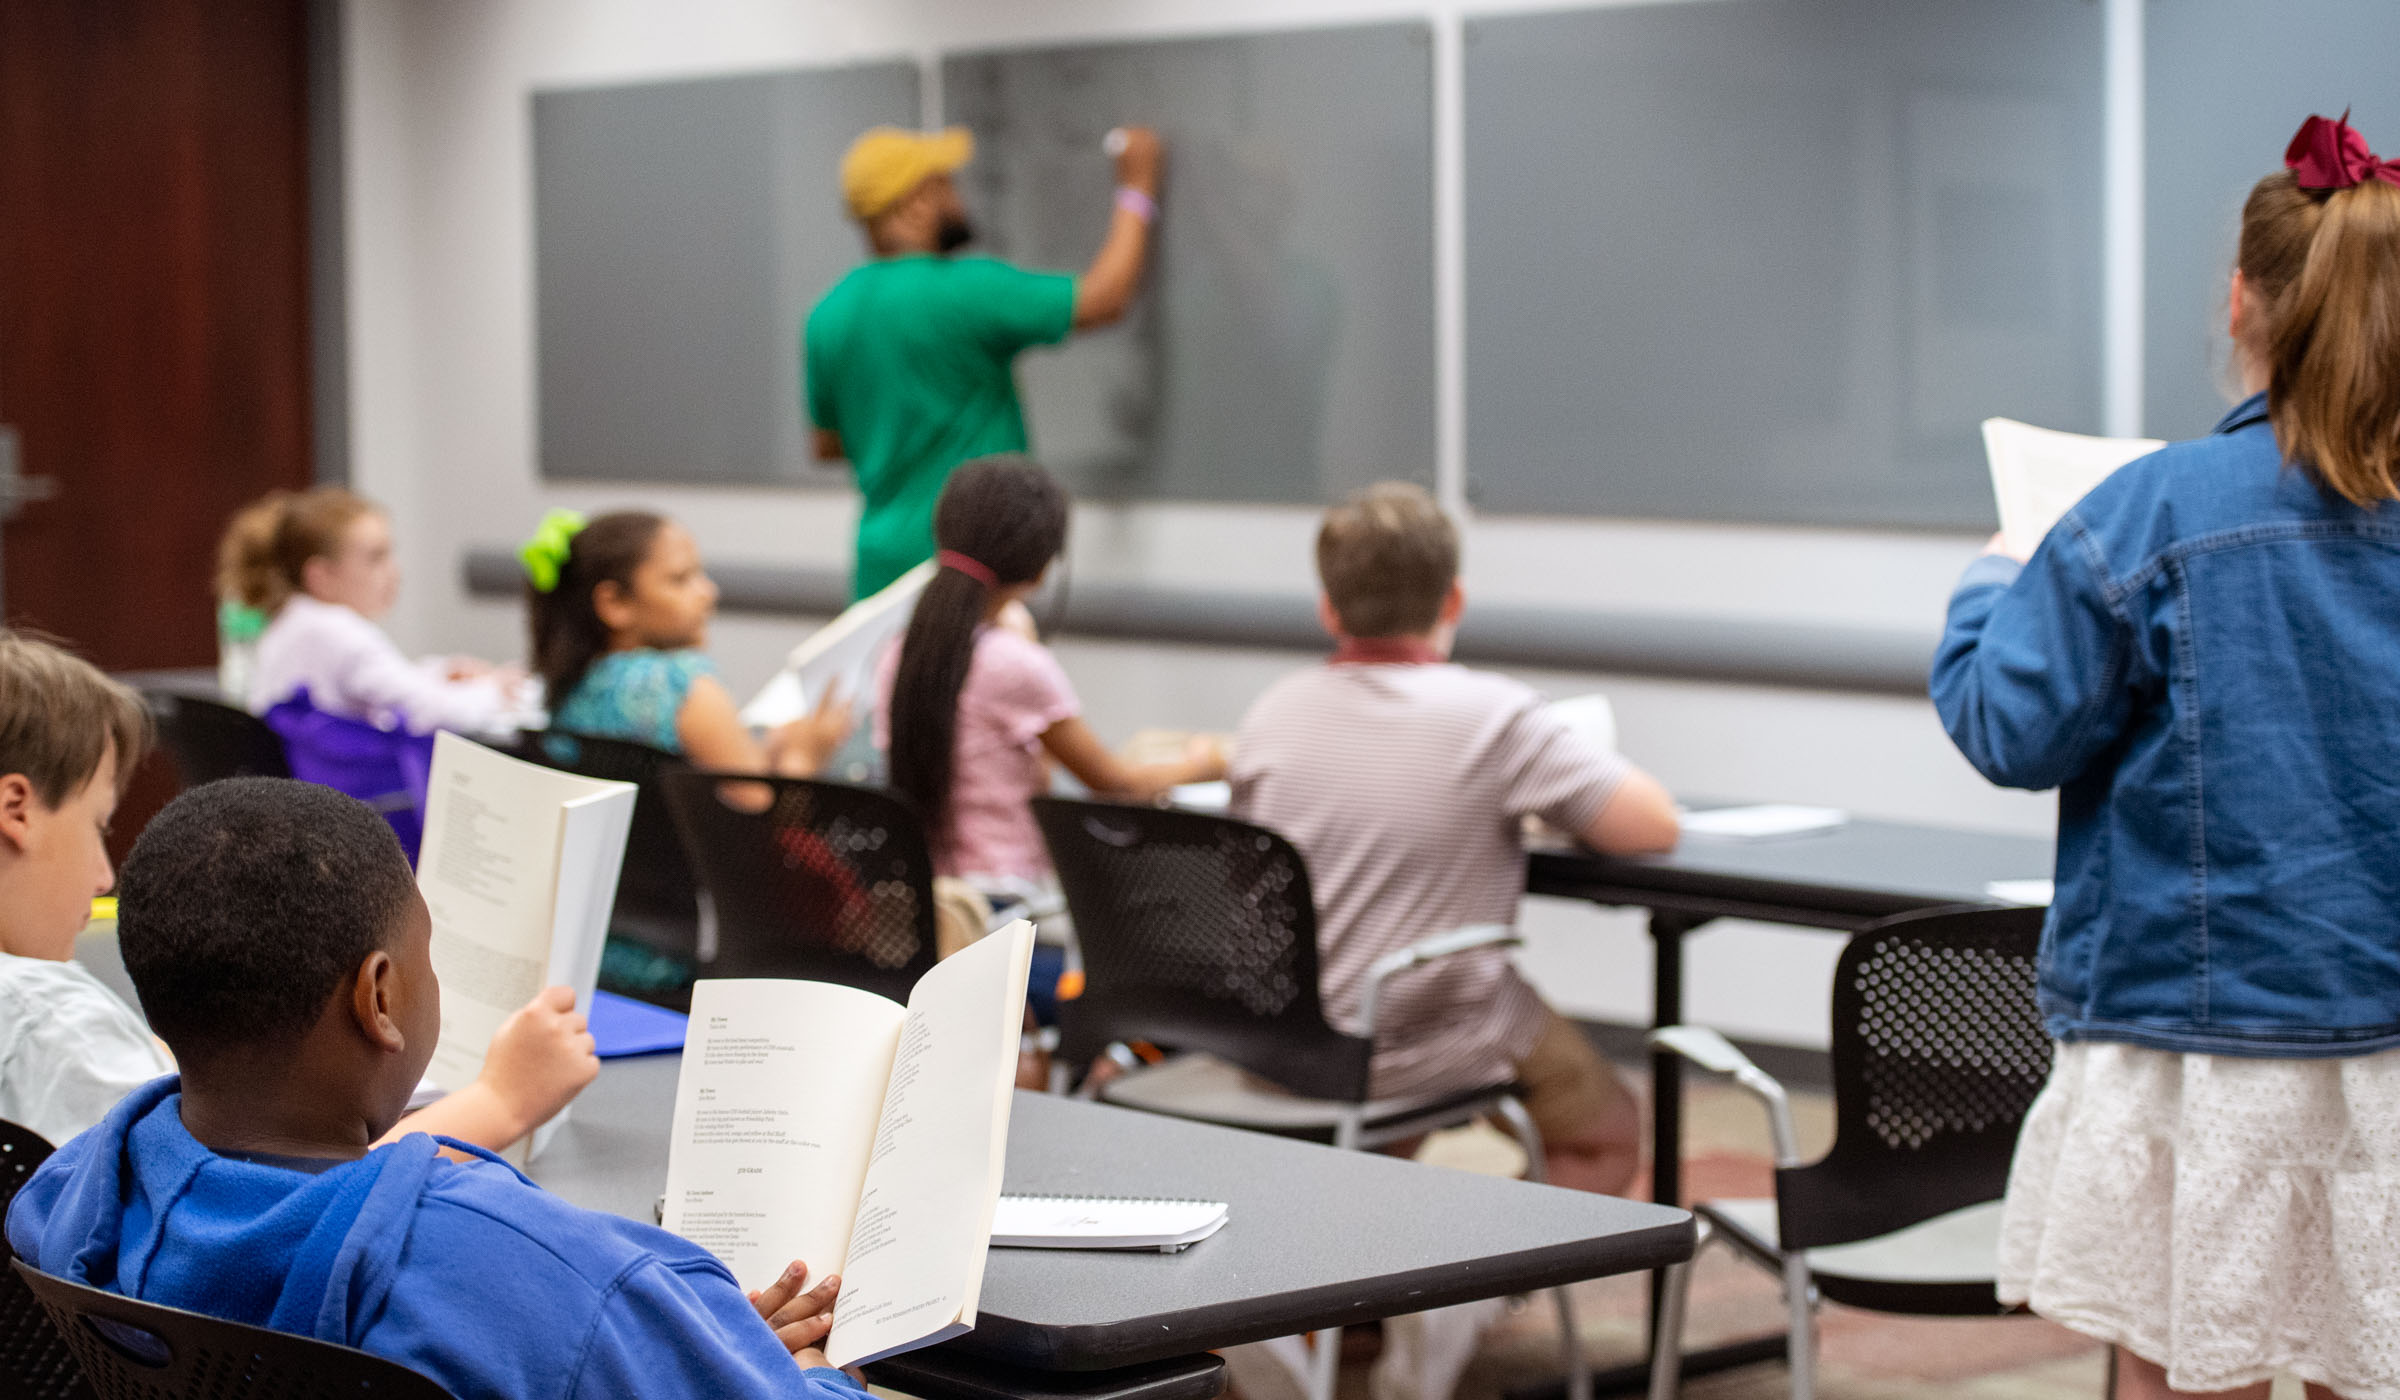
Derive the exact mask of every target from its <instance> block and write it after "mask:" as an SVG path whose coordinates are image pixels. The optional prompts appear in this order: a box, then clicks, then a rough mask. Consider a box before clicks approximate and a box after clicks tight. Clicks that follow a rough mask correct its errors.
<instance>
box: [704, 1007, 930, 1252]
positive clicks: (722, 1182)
mask: <svg viewBox="0 0 2400 1400" xmlns="http://www.w3.org/2000/svg"><path fill="white" fill-rule="evenodd" d="M907 1014H908V1013H907V1011H906V1009H905V1008H903V1007H902V1006H901V1005H900V1004H899V1003H898V1002H895V1001H890V1000H887V999H885V998H883V997H879V996H877V995H875V994H874V993H873V992H863V991H860V990H859V989H857V988H855V987H841V986H836V985H834V984H832V983H829V982H790V981H783V980H780V979H774V978H731V979H718V980H707V981H702V982H700V983H698V984H696V985H694V986H693V988H692V1017H691V1022H690V1024H689V1025H688V1027H687V1028H686V1030H685V1035H684V1044H683V1070H682V1073H681V1075H680V1077H679V1078H678V1079H677V1081H676V1086H675V1122H674V1127H673V1129H672V1132H673V1136H672V1137H671V1138H669V1140H668V1141H669V1144H670V1145H669V1147H668V1149H667V1210H666V1217H665V1222H664V1223H665V1225H666V1227H667V1228H668V1229H669V1230H672V1231H674V1232H675V1233H676V1234H678V1235H681V1236H683V1237H684V1238H685V1239H687V1240H690V1241H691V1242H692V1243H694V1244H696V1245H699V1246H700V1247H701V1248H703V1249H706V1250H708V1251H709V1252H711V1253H713V1254H715V1255H716V1256H717V1257H718V1258H719V1259H722V1260H724V1261H725V1266H726V1267H727V1268H729V1269H731V1270H732V1271H733V1276H734V1278H735V1279H736V1280H737V1281H738V1282H739V1283H740V1284H741V1285H742V1288H743V1290H744V1291H751V1290H755V1289H760V1288H764V1287H766V1286H767V1285H768V1284H770V1283H773V1282H774V1281H775V1278H776V1276H777V1275H778V1274H780V1273H782V1272H783V1270H784V1266H785V1265H787V1264H789V1263H791V1262H792V1261H793V1260H794V1259H798V1260H802V1261H804V1262H805V1263H806V1264H807V1265H808V1272H809V1276H810V1277H811V1278H816V1279H821V1278H824V1277H825V1276H826V1275H827V1274H837V1273H840V1274H846V1273H847V1272H848V1269H847V1264H848V1259H847V1257H846V1256H847V1255H848V1253H849V1248H850V1227H851V1221H852V1217H853V1216H854V1215H856V1214H857V1211H858V1197H859V1192H860V1189H861V1187H862V1186H863V1184H864V1182H865V1179H866V1174H867V1157H868V1154H869V1153H870V1152H871V1151H872V1150H873V1147H874V1144H875V1121H876V1116H877V1115H878V1114H879V1113H880V1112H881V1111H882V1109H883V1101H884V1089H885V1081H886V1079H887V1077H888V1076H889V1075H890V1073H891V1068H892V1051H893V1048H894V1047H895V1046H897V1045H898V1044H899V1043H900V1025H901V1022H902V1021H903V1020H904V1019H905V1018H906V1016H907ZM843 1291H844V1292H845V1294H846V1293H847V1292H848V1289H847V1287H845V1288H844V1290H843Z"/></svg>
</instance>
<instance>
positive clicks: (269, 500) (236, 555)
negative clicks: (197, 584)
mask: <svg viewBox="0 0 2400 1400" xmlns="http://www.w3.org/2000/svg"><path fill="white" fill-rule="evenodd" d="M376 509H377V507H376V505H375V503H374V502H372V501H370V500H368V499H366V498H365V497H363V496H359V495H356V494H354V493H352V492H349V491H345V490H343V489H342V488H341V487H339V486H319V487H316V488H315V489H313V490H308V491H270V492H268V493H267V494H266V495H264V496H262V497H260V498H259V499H257V500H255V501H252V502H251V503H250V504H249V505H246V506H244V507H242V508H241V510H240V511H239V512H237V513H236V514H235V515H234V517H233V520H232V522H231V523H230V524H228V525H227V526H226V527H225V537H224V538H223V539H221V540H219V541H218V542H217V596H218V597H219V598H221V599H229V600H231V601H233V602H236V603H239V604H241V605H242V606H243V607H246V608H256V609H257V610H258V611H260V612H262V613H265V614H266V615H267V616H269V617H273V616H274V615H275V613H276V612H277V610H279V609H281V608H282V607H283V605H284V603H285V602H287V601H289V600H290V598H291V596H292V595H293V594H294V593H297V592H299V591H300V580H301V573H302V571H303V570H305V569H306V568H307V567H308V561H309V560H311V559H318V558H325V557H329V556H331V555H333V554H335V553H337V552H338V551H339V550H340V549H341V547H342V532H343V531H345V530H348V529H349V528H350V522H351V521H353V520H356V519H358V518H359V517H360V516H362V515H369V514H372V513H374V511H375V510H376Z"/></svg>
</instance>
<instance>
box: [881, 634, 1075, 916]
mask: <svg viewBox="0 0 2400 1400" xmlns="http://www.w3.org/2000/svg"><path fill="white" fill-rule="evenodd" d="M899 669H900V644H899V643H897V642H895V643H893V644H892V645H891V646H890V647H888V648H886V649H885V651H884V653H883V657H882V659H881V660H880V662H879V663H878V664H877V666H876V670H875V746H876V747H877V748H880V749H886V750H888V749H890V748H891V746H892V679H893V677H894V676H895V675H896V674H897V673H898V672H899ZM1081 713H1083V705H1082V702H1080V701H1078V700H1077V699H1076V698H1075V687H1074V685H1073V684H1072V683H1070V682H1069V681H1068V680H1067V673H1066V671H1065V670H1063V669H1062V668H1061V667H1060V666H1059V664H1058V658H1057V657H1055V656H1052V655H1051V654H1050V650H1049V648H1047V647H1045V646H1043V645H1042V644H1041V643H1039V642H1034V641H1028V640H1026V639H1025V638H1024V637H1021V636H1019V635H1018V634H1016V633H1014V632H1011V631H1009V630H1008V629H1007V628H1005V627H985V628H984V629H983V630H981V631H979V632H977V633H976V634H975V658H974V660H972V661H970V662H968V663H967V680H966V684H964V685H962V686H961V687H959V692H958V732H957V737H956V739H955V740H953V747H952V749H951V758H950V820H949V823H948V827H947V829H946V830H943V831H937V832H935V833H933V868H934V870H935V871H936V872H937V873H939V874H943V875H956V876H960V877H962V878H967V879H972V878H974V877H976V876H979V875H989V876H1000V877H1004V878H1008V879H1018V880H1038V879H1041V878H1043V877H1044V876H1047V875H1048V874H1049V873H1050V852H1049V850H1048V848H1047V847H1045V846H1043V844H1042V833H1041V828H1040V827H1038V826H1036V825H1035V824H1034V820H1033V808H1031V807H1030V806H1028V805H1026V804H1027V803H1028V802H1030V801H1031V800H1032V799H1033V798H1035V797H1038V796H1040V795H1041V794H1043V793H1045V792H1048V791H1049V790H1050V770H1049V765H1048V764H1046V763H1045V762H1044V761H1043V758H1042V734H1043V732H1044V731H1046V730H1048V729H1049V728H1050V726H1051V725H1054V724H1056V723H1058V722H1059V721H1060V720H1062V719H1073V718H1074V717H1075V716H1077V715H1079V714H1081Z"/></svg>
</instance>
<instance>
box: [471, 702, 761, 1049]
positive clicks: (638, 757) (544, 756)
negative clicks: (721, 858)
mask: <svg viewBox="0 0 2400 1400" xmlns="http://www.w3.org/2000/svg"><path fill="white" fill-rule="evenodd" d="M516 751H517V753H518V754H519V755H520V756H522V757H523V758H525V759H526V760H527V761H529V762H533V763H539V764H542V765H544V766H546V767H550V768H557V769H561V770H563V771H565V772H569V773H580V774H582V775H583V776H584V777H587V778H605V779H608V780H610V781H612V782H620V783H633V784H636V785H637V786H639V788H640V789H641V791H640V792H639V793H637V794H636V795H635V797H634V799H633V825H632V827H631V828H630V829H629V830H628V832H627V833H626V837H625V864H624V866H623V868H622V870H621V871H620V873H619V874H618V876H617V902H616V906H615V907H614V908H613V909H611V910H610V911H609V916H608V936H609V937H611V938H620V939H628V940H631V941H632V942H635V943H639V944H641V945H642V946H643V947H645V948H649V949H652V950H654V951H656V952H659V953H662V954H664V955H666V956H667V957H670V958H674V959H676V960H678V961H680V962H684V963H687V964H691V965H694V966H697V965H698V964H700V963H702V962H705V961H707V960H708V958H709V957H710V956H711V955H713V954H714V953H715V951H716V948H715V941H716V940H715V930H713V929H711V928H709V927H708V926H707V925H706V923H705V921H704V919H703V917H702V909H701V902H700V885H699V881H698V880H697V879H695V878H694V876H693V875H692V863H691V861H690V859H688V858H687V857H686V856H685V855H684V851H683V839H682V838H681V837H680V836H678V835H676V833H675V818H674V816H673V815H672V814H671V813H669V812H668V810H667V797H666V792H665V790H664V789H663V788H662V787H661V786H660V782H659V780H660V779H661V778H662V777H663V776H664V775H666V774H668V773H681V772H685V771H688V770H689V768H690V765H689V764H687V763H685V762H684V761H683V760H682V759H681V758H678V757H676V756H675V755H674V754H671V753H668V752H666V751H665V750H664V749H654V748H652V747H650V746H649V745H648V744H636V743H632V742H629V741H627V740H624V739H604V738H600V737H598V736H596V735H591V734H577V733H574V732H572V731H570V730H563V729H548V730H542V731H539V732H537V733H532V734H525V735H521V736H519V739H518V742H517V746H516ZM686 1001H687V1002H688V996H687V997H686Z"/></svg>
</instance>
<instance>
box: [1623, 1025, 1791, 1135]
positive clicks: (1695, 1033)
mask: <svg viewBox="0 0 2400 1400" xmlns="http://www.w3.org/2000/svg"><path fill="white" fill-rule="evenodd" d="M1646 1039H1647V1040H1648V1041H1649V1042H1650V1048H1651V1049H1653V1050H1663V1051H1665V1052H1666V1053H1668V1054H1670V1055H1677V1056H1681V1057H1682V1058H1684V1059H1686V1060H1689V1061H1691V1062H1692V1063H1693V1064H1695V1065H1698V1066H1699V1067H1700V1068H1702V1069H1704V1070H1707V1071H1709V1072H1710V1073H1712V1074H1722V1075H1725V1076H1727V1077H1729V1078H1731V1079H1732V1080H1733V1082H1734V1083H1736V1084H1739V1085H1740V1086H1742V1087H1743V1088H1744V1089H1747V1090H1749V1091H1750V1093H1751V1094H1752V1095H1754V1096H1755V1097H1756V1098H1757V1099H1758V1100H1759V1102H1761V1103H1762V1104H1764V1105H1766V1110H1767V1133H1768V1135H1769V1136H1770V1137H1771V1138H1772V1139H1773V1140H1774V1145H1775V1165H1776V1166H1777V1167H1778V1168H1782V1167H1796V1166H1799V1165H1800V1134H1799V1132H1798V1130H1797V1129H1796V1128H1794V1127H1793V1125H1792V1099H1791V1095H1789V1094H1787V1093H1785V1092H1784V1088H1783V1085H1781V1084H1779V1083H1777V1082H1776V1080H1775V1077H1774V1076H1773V1075H1771V1074H1768V1073H1767V1072H1766V1071H1765V1070H1763V1069H1760V1068H1759V1067H1758V1066H1757V1065H1756V1064H1753V1063H1752V1062H1751V1060H1750V1057H1749V1056H1748V1055H1745V1054H1743V1053H1742V1052H1741V1051H1740V1050H1738V1049H1736V1048H1735V1047H1734V1044H1733V1042H1732V1041H1730V1040H1727V1039H1726V1038H1725V1037H1724V1036H1723V1035H1721V1034H1719V1033H1718V1032H1717V1031H1714V1030H1712V1029H1710V1028H1709V1027H1707V1026H1661V1027H1659V1028H1658V1029H1657V1030H1654V1031H1652V1032H1650V1034H1649V1035H1648V1036H1647V1037H1646Z"/></svg>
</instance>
